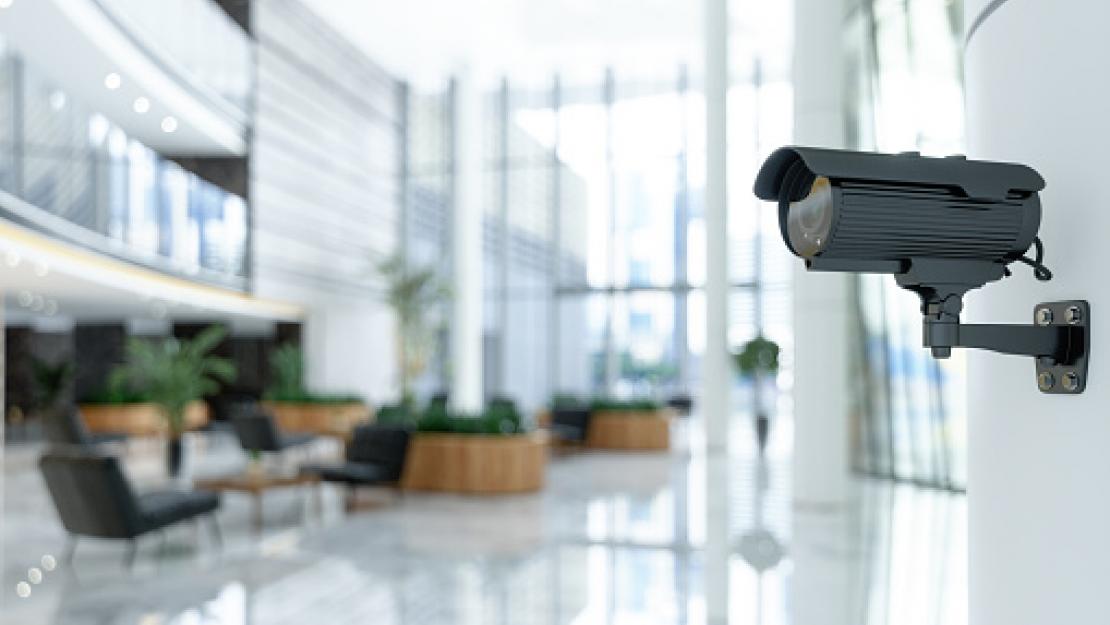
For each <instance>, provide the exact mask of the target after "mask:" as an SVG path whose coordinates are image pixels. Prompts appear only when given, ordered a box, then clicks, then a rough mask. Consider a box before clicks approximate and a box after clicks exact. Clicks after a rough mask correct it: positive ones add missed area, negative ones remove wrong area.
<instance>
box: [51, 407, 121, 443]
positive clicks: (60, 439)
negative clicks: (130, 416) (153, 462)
mask: <svg viewBox="0 0 1110 625" xmlns="http://www.w3.org/2000/svg"><path fill="white" fill-rule="evenodd" d="M42 429H43V434H44V435H45V437H46V441H47V442H48V443H50V444H51V445H66V446H73V447H86V448H87V447H95V446H97V445H102V444H107V443H122V442H124V441H126V440H127V435H126V434H116V433H101V434H93V433H92V432H89V429H88V428H87V427H86V426H85V420H84V419H82V418H81V412H80V411H79V410H78V409H77V406H68V407H65V408H61V409H58V410H52V411H50V412H49V414H47V415H46V417H45V418H44V419H43V424H42Z"/></svg>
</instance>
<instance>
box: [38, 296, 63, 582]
mask: <svg viewBox="0 0 1110 625" xmlns="http://www.w3.org/2000/svg"><path fill="white" fill-rule="evenodd" d="M42 312H44V313H46V316H47V317H53V316H54V315H56V314H57V313H58V302H55V301H54V300H47V302H46V308H44V309H43V311H42ZM47 570H48V571H49V570H50V569H47ZM36 583H37V582H36Z"/></svg>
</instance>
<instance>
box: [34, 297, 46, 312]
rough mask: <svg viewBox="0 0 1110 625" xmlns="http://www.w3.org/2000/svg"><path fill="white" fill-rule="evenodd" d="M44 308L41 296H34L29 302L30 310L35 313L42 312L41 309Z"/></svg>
mask: <svg viewBox="0 0 1110 625" xmlns="http://www.w3.org/2000/svg"><path fill="white" fill-rule="evenodd" d="M44 308H46V300H45V299H43V297H42V296H41V295H36V296H35V297H34V298H33V299H32V300H31V310H33V311H35V312H42V309H44Z"/></svg>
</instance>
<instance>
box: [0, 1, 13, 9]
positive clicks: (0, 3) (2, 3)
mask: <svg viewBox="0 0 1110 625" xmlns="http://www.w3.org/2000/svg"><path fill="white" fill-rule="evenodd" d="M11 5H12V0H0V9H6V8H8V7H10V6H11Z"/></svg>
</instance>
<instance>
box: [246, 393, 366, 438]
mask: <svg viewBox="0 0 1110 625" xmlns="http://www.w3.org/2000/svg"><path fill="white" fill-rule="evenodd" d="M262 405H263V407H265V408H266V409H267V410H269V411H270V414H272V415H274V419H275V420H276V421H277V425H278V428H280V429H281V431H283V432H292V433H298V434H316V435H319V436H338V437H343V438H346V437H347V436H349V435H350V433H351V431H352V430H354V429H355V426H358V425H362V424H363V423H370V422H371V421H372V416H373V415H372V414H371V413H370V408H369V407H368V406H366V405H365V404H361V403H357V402H355V403H349V404H311V403H307V404H301V403H295V402H284V401H264V402H262Z"/></svg>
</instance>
